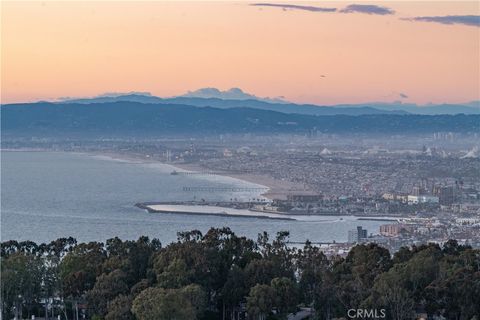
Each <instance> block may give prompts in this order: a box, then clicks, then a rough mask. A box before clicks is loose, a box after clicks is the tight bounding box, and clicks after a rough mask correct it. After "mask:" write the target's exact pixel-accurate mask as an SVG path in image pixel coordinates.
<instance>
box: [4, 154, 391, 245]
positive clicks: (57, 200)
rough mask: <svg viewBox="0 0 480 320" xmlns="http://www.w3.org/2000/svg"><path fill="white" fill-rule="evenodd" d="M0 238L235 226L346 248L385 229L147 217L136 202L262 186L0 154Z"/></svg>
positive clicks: (158, 167)
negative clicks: (357, 234)
mask: <svg viewBox="0 0 480 320" xmlns="http://www.w3.org/2000/svg"><path fill="white" fill-rule="evenodd" d="M1 156H2V159H1V160H2V163H1V169H2V171H1V200H2V201H1V239H2V241H5V240H10V239H14V240H33V241H36V242H48V241H51V240H54V239H56V238H59V237H68V236H73V237H75V238H77V239H78V240H79V241H105V240H106V239H108V238H112V237H115V236H118V237H120V238H122V239H137V238H138V237H139V236H141V235H147V236H149V237H152V238H153V237H155V238H158V239H160V241H161V242H162V243H164V244H165V243H169V242H171V241H174V240H175V239H176V233H177V232H178V231H186V230H193V229H198V230H201V231H202V232H205V231H206V230H208V229H209V228H210V227H224V226H228V227H230V228H231V229H232V230H233V231H234V232H235V233H237V234H239V235H245V236H248V237H251V238H254V239H256V237H257V234H258V233H259V232H262V231H267V232H269V233H270V234H272V235H273V234H274V233H276V232H277V231H281V230H288V231H290V234H291V237H290V238H291V240H292V241H304V240H306V239H310V240H311V241H332V240H336V241H345V240H346V239H347V233H348V230H349V229H352V228H354V227H356V226H357V225H362V226H363V227H366V228H367V229H368V231H369V232H377V231H378V227H379V226H380V225H381V224H383V223H382V222H374V221H357V220H356V219H355V218H352V217H344V218H343V219H344V220H340V219H339V218H338V217H306V218H305V221H283V220H282V221H276V220H266V219H258V218H236V217H217V216H198V215H192V216H188V215H175V214H158V213H147V212H145V211H143V210H140V209H138V208H136V207H134V204H135V203H137V202H146V201H168V200H193V198H194V197H196V199H201V198H204V199H206V200H229V199H231V198H237V199H249V198H252V197H258V195H257V194H255V193H250V192H242V193H238V192H235V193H233V192H222V193H215V192H186V191H183V187H184V186H186V187H258V186H257V185H255V184H252V183H248V182H244V181H240V180H236V179H232V178H228V177H219V176H183V175H175V176H174V175H170V172H171V171H172V170H173V169H172V167H170V166H168V165H163V164H157V163H141V162H134V161H121V160H114V159H111V158H108V157H101V156H92V155H86V154H77V153H58V152H2V155H1Z"/></svg>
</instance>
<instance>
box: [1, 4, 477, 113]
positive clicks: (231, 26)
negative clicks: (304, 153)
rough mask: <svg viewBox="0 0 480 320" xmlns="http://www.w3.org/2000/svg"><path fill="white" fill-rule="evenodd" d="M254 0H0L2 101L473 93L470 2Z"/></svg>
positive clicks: (445, 98)
mask: <svg viewBox="0 0 480 320" xmlns="http://www.w3.org/2000/svg"><path fill="white" fill-rule="evenodd" d="M259 2H261V3H262V5H252V4H258V3H259ZM259 2H247V1H240V2H238V1H237V2H223V1H222V2H176V1H170V2H153V1H151V2H135V3H134V2H125V1H122V2H117V1H103V2H69V1H65V2H50V1H44V2H13V1H12V2H2V4H1V6H2V8H1V9H2V13H1V15H2V16H1V18H2V22H1V27H2V33H1V35H2V39H1V55H2V57H1V58H2V61H1V62H2V63H1V81H2V82H1V89H2V90H1V91H2V92H1V93H2V97H1V101H2V103H10V102H24V101H37V100H49V99H56V98H59V97H88V96H95V95H98V94H102V93H104V92H129V91H148V92H151V93H152V94H154V95H158V96H162V97H166V96H174V95H180V94H183V93H185V92H186V91H189V90H195V89H198V88H202V87H216V88H219V89H222V90H225V89H229V88H231V87H239V88H242V89H243V90H244V91H246V92H249V93H253V94H255V95H257V96H261V97H278V96H283V97H285V99H287V100H290V101H294V102H301V103H306V102H309V103H317V104H336V103H360V102H372V101H387V102H392V101H396V100H401V101H404V102H415V103H420V104H425V103H430V102H432V103H443V102H452V103H453V102H467V101H471V100H478V99H480V63H479V56H480V27H479V24H478V15H479V14H480V12H479V11H480V9H479V3H478V2H477V1H471V2H458V1H455V2H431V1H430V2H411V1H401V2H393V1H392V2H391V1H388V2H387V1H384V2H364V1H356V2H347V1H341V2H294V1H289V2H278V1H269V2H267V1H265V2H264V1H259ZM354 4H363V5H366V4H368V5H371V6H370V7H365V6H351V7H348V6H349V5H354ZM379 7H381V8H379ZM333 9H337V10H336V11H333ZM467 15H470V16H472V15H473V16H477V18H475V17H473V18H472V17H470V18H468V17H457V18H452V17H450V18H445V17H446V16H467Z"/></svg>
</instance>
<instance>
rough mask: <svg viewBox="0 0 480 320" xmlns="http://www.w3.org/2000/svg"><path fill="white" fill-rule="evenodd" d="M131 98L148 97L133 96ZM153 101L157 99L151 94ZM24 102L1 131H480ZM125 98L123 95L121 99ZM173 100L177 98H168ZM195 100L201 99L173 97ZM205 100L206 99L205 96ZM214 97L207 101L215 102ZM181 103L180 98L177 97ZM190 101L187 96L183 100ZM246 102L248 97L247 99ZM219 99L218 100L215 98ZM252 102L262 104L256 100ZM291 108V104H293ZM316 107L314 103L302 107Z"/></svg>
mask: <svg viewBox="0 0 480 320" xmlns="http://www.w3.org/2000/svg"><path fill="white" fill-rule="evenodd" d="M132 97H133V98H135V97H139V98H141V99H144V98H148V97H144V96H141V95H132ZM151 98H153V99H158V98H156V97H151ZM97 99H100V101H102V102H94V103H92V102H91V103H89V104H85V103H73V102H71V101H70V102H68V103H66V102H64V103H25V104H9V105H3V106H2V107H1V116H2V117H1V125H2V134H3V136H4V137H8V136H24V137H32V136H35V137H73V136H75V137H84V136H94V137H107V136H129V137H132V136H135V137H137V136H155V135H158V134H162V135H169V134H172V135H173V134H187V135H192V134H193V135H198V134H221V133H260V134H262V133H265V134H271V133H308V132H312V131H318V132H324V133H347V134H359V133H375V134H408V133H431V132H439V131H442V132H449V131H450V132H479V131H480V128H479V124H480V115H463V114H462V115H433V116H427V115H409V114H404V115H401V114H368V115H357V116H352V115H333V116H332V115H330V116H325V115H322V116H317V115H307V114H298V113H294V114H287V113H285V112H278V111H272V110H262V109H259V108H245V107H231V106H230V107H228V108H226V107H225V108H213V107H196V106H192V105H184V104H179V103H180V102H179V101H177V100H176V101H177V103H176V104H172V103H169V104H168V103H165V101H164V100H163V101H164V102H163V103H160V104H158V103H157V104H152V103H144V102H145V101H144V100H142V101H143V102H142V103H140V102H132V101H125V100H122V101H119V102H107V101H105V100H104V99H103V98H97ZM121 99H124V96H122V97H121ZM173 99H177V98H173ZM178 99H194V100H193V101H203V100H195V99H203V98H178ZM208 100H209V101H210V99H208ZM218 100H219V99H217V100H215V99H213V100H211V101H217V102H218ZM180 101H183V100H180ZM188 101H190V102H191V101H192V100H188ZM247 101H251V100H247ZM218 103H221V102H218ZM256 103H259V104H261V103H264V102H259V101H257V102H256ZM292 108H293V106H292ZM304 108H316V107H304Z"/></svg>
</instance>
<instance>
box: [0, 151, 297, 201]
mask: <svg viewBox="0 0 480 320" xmlns="http://www.w3.org/2000/svg"><path fill="white" fill-rule="evenodd" d="M4 151H5V152H65V153H77V154H84V155H90V156H101V157H107V158H110V159H112V160H120V161H131V162H140V163H146V164H148V163H151V164H162V165H165V166H168V167H170V168H171V169H172V171H174V170H175V171H179V172H182V171H188V172H202V171H209V170H208V169H207V168H205V167H203V166H202V165H201V164H199V163H165V162H162V161H159V160H157V159H153V158H151V157H149V156H146V155H145V154H139V153H138V154H135V153H120V152H108V151H106V152H96V151H57V150H48V149H47V150H42V149H28V148H27V149H1V152H4ZM216 175H218V176H223V177H229V178H232V179H236V180H240V181H243V182H248V183H253V184H256V185H258V186H259V187H265V188H266V189H268V190H267V191H266V192H264V193H262V194H259V195H260V196H262V197H265V198H267V199H269V200H273V199H286V196H287V194H288V193H291V192H292V190H303V189H304V186H303V185H302V184H299V183H295V182H290V181H285V180H278V179H275V178H272V177H270V176H267V175H258V174H249V173H231V172H222V171H218V172H217V173H216Z"/></svg>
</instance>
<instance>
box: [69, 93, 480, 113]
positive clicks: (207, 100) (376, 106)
mask: <svg viewBox="0 0 480 320" xmlns="http://www.w3.org/2000/svg"><path fill="white" fill-rule="evenodd" d="M120 101H128V102H140V103H150V104H179V105H191V106H195V107H214V108H222V109H226V108H239V107H244V108H255V109H261V110H271V111H277V112H283V113H297V114H306V115H366V114H407V113H410V114H424V115H435V114H437V115H438V114H461V113H463V114H480V101H474V102H469V103H465V104H438V105H426V106H418V105H416V104H405V103H368V104H343V105H335V106H318V105H314V104H295V103H291V102H288V101H285V100H283V99H281V98H273V99H272V98H260V97H257V96H255V95H252V94H248V93H245V92H243V91H242V90H241V89H239V88H232V89H230V90H227V91H220V90H218V89H216V88H203V89H199V90H196V91H191V92H188V93H186V94H184V95H181V96H177V97H171V98H160V97H156V96H153V95H151V94H149V93H142V92H132V93H125V94H118V93H111V94H104V95H101V96H97V97H93V98H80V99H63V100H62V101H61V103H81V104H85V103H88V104H90V103H107V102H120Z"/></svg>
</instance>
